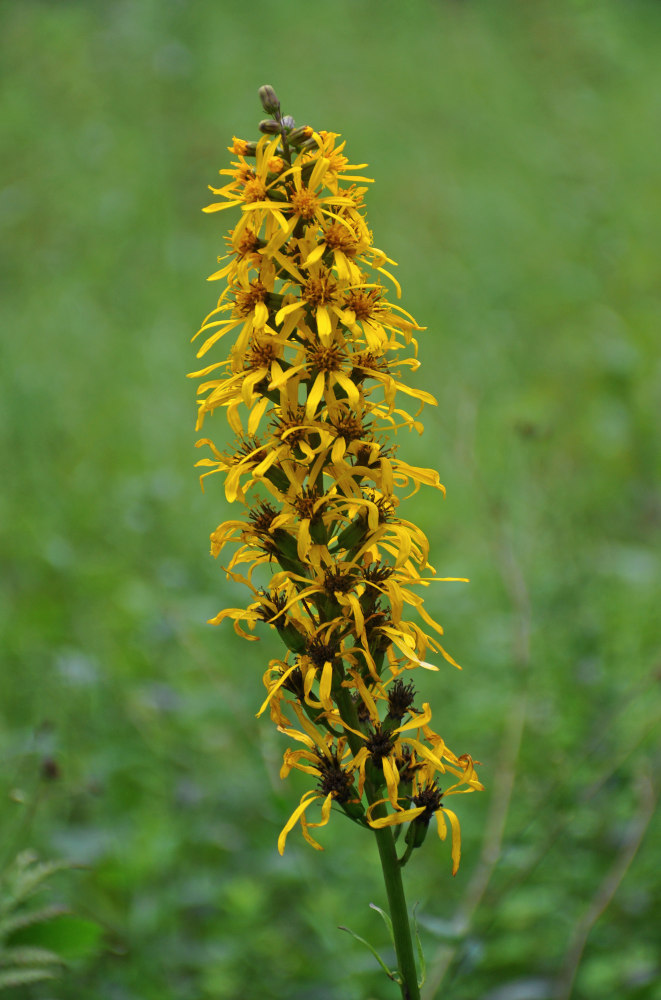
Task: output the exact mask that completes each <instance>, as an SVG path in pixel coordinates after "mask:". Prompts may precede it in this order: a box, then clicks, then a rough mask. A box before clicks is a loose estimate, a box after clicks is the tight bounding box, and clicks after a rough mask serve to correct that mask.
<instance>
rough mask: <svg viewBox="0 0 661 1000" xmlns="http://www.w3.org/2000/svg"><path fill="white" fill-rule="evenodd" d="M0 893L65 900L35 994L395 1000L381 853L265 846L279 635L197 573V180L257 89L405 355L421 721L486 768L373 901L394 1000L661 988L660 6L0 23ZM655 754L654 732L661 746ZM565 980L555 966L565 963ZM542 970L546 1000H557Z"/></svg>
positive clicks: (338, 839)
mask: <svg viewBox="0 0 661 1000" xmlns="http://www.w3.org/2000/svg"><path fill="white" fill-rule="evenodd" d="M0 17H1V23H2V32H1V36H2V42H1V43H0V45H1V47H2V51H1V58H2V67H3V82H2V88H1V92H0V123H1V128H2V132H3V150H4V153H3V163H2V167H1V168H0V170H1V171H2V192H1V193H0V219H1V221H2V228H3V233H5V234H6V236H5V240H4V242H5V251H4V261H3V286H4V288H3V295H2V305H1V307H0V308H1V310H2V316H1V319H2V330H3V333H2V363H1V366H0V367H1V371H0V378H1V380H2V386H1V387H0V388H1V395H0V413H1V417H2V420H1V430H0V434H1V438H0V449H1V452H0V453H1V462H2V469H3V486H2V489H1V493H0V532H1V535H2V539H1V545H2V565H3V573H2V579H1V581H0V587H1V588H2V594H1V606H0V629H1V635H2V673H1V678H0V685H1V686H0V695H1V704H2V715H3V723H2V729H1V732H0V749H1V752H2V759H3V762H4V763H3V767H2V771H1V776H0V792H1V794H2V802H3V806H2V812H1V816H0V844H1V848H2V856H3V860H4V861H6V860H8V859H10V858H11V857H13V855H14V854H15V853H16V852H17V851H18V850H19V849H23V848H25V847H28V846H29V847H33V848H35V849H36V850H38V851H39V852H40V853H41V854H43V855H44V856H48V857H53V856H57V857H68V858H71V859H74V860H76V861H80V862H84V863H85V864H86V865H88V867H87V868H86V869H85V870H83V871H80V872H76V873H72V874H70V875H68V876H62V875H61V876H58V878H59V882H58V884H57V885H56V887H55V897H54V898H68V900H69V902H70V904H71V906H72V907H73V909H74V912H75V914H76V917H75V919H74V918H71V919H70V920H69V922H68V923H67V921H66V920H62V921H60V922H59V927H58V926H57V925H56V924H52V925H51V927H50V929H49V930H48V933H47V934H45V937H44V938H43V939H42V940H43V941H45V943H48V942H51V943H52V942H53V941H55V942H56V943H57V944H58V946H60V947H61V948H62V950H63V952H64V953H65V954H66V955H67V956H68V957H69V960H70V969H69V971H68V972H67V974H66V975H65V977H64V978H63V979H62V981H61V982H58V983H57V984H56V985H55V986H49V985H48V984H47V985H45V986H35V987H25V988H23V990H22V991H17V992H16V996H17V998H18V997H20V998H28V1000H52V998H55V997H57V998H59V1000H74V998H76V1000H78V998H81V997H85V998H87V997H90V998H96V997H103V998H104V1000H224V998H231V1000H233V998H238V997H241V998H243V1000H257V998H260V1000H261V998H274V1000H275V998H291V1000H339V998H343V1000H344V998H346V1000H362V998H364V997H375V998H376V997H379V998H380V997H383V998H386V997H390V996H393V997H394V996H395V995H396V992H397V991H396V988H394V987H393V986H391V985H390V984H388V983H387V982H386V981H385V979H384V978H383V977H382V974H381V973H379V972H378V970H377V969H376V967H375V963H374V960H373V959H372V957H371V956H370V955H369V953H368V952H366V951H363V950H362V949H361V947H360V945H358V944H357V943H356V942H354V941H353V940H352V939H351V938H349V937H348V936H347V935H343V934H342V933H341V932H340V931H338V930H337V925H338V924H349V925H350V926H351V927H352V928H353V929H354V930H356V931H357V932H358V933H361V934H363V935H364V936H367V937H369V939H370V940H372V941H373V942H374V943H376V944H377V945H378V946H379V947H380V948H381V949H382V951H383V952H384V953H385V954H386V955H387V954H388V942H387V938H386V933H385V929H384V927H383V925H382V924H381V923H380V921H379V918H378V916H377V915H376V914H375V913H374V912H373V911H370V910H369V909H368V906H367V904H368V902H369V901H370V900H373V901H375V902H376V903H378V904H383V903H384V900H383V892H382V889H381V884H380V876H379V871H378V862H377V860H376V857H375V854H376V852H375V847H374V844H373V843H371V842H370V840H369V837H368V836H367V835H362V834H361V832H360V831H358V830H357V829H356V828H354V827H350V826H349V825H348V824H345V823H344V822H343V821H342V820H341V819H339V818H338V819H336V820H335V821H334V822H333V824H332V826H331V828H330V829H329V830H328V832H327V835H326V836H325V838H324V843H325V845H326V847H327V850H326V852H325V853H324V854H322V855H319V854H317V853H315V852H312V851H310V850H309V849H308V848H307V847H306V845H305V844H304V843H303V842H302V840H301V838H300V837H296V836H292V837H291V838H290V842H289V844H288V847H287V852H286V855H285V857H284V858H283V859H281V858H280V857H279V856H278V854H277V851H276V847H275V844H276V838H277V834H278V832H279V830H280V828H281V826H282V824H283V821H284V819H285V818H286V817H287V816H288V815H289V813H290V811H291V809H292V805H293V803H294V801H295V800H296V799H297V796H298V795H299V794H300V793H301V791H302V789H303V787H304V784H302V783H301V784H300V785H299V784H297V781H296V780H295V779H294V780H291V781H289V782H287V783H286V784H284V783H283V784H281V783H280V781H279V779H278V774H277V772H278V766H279V759H280V754H281V745H280V742H279V737H278V734H277V733H274V732H272V731H271V728H270V725H269V723H268V721H267V720H264V719H263V720H256V719H255V718H254V712H255V710H256V708H257V706H258V704H259V703H260V701H261V697H262V690H263V689H262V685H261V673H262V670H263V667H264V662H265V659H266V658H267V657H269V656H272V655H275V653H276V650H275V647H274V646H273V642H275V640H271V639H270V638H269V639H267V640H266V642H263V643H261V644H258V645H257V644H256V645H248V644H246V643H241V642H239V640H238V639H236V638H235V637H234V635H233V633H232V631H231V627H230V626H229V624H228V626H227V628H222V629H218V630H214V629H211V628H209V627H208V626H206V625H205V624H204V623H205V620H206V619H207V618H208V617H209V616H211V615H213V614H215V612H216V611H217V610H218V609H219V608H220V607H222V606H225V605H233V604H236V603H238V601H239V600H241V595H240V594H239V593H237V591H236V588H235V587H234V585H230V584H229V583H228V582H227V581H226V580H225V579H224V577H223V574H222V572H221V571H220V567H219V566H218V565H216V564H214V562H213V560H211V559H210V558H208V556H207V551H208V534H209V532H210V530H212V529H213V528H214V527H215V525H216V524H217V523H218V522H219V521H221V520H224V519H225V518H226V517H227V516H228V512H227V508H226V505H225V502H224V497H223V495H222V491H221V489H220V487H219V486H218V485H217V484H215V483H212V484H211V485H210V486H209V488H208V490H207V493H206V494H204V495H201V494H200V492H199V487H198V484H197V478H196V474H195V473H194V471H193V470H192V465H193V462H194V460H195V457H196V456H195V453H194V450H193V442H194V433H193V424H194V406H193V391H192V386H191V385H190V384H187V383H186V382H185V381H184V378H183V375H184V373H185V372H186V371H188V370H190V369H191V367H193V366H194V362H193V350H192V348H191V346H190V344H189V343H188V341H189V338H190V336H191V335H192V334H193V333H194V332H195V330H196V329H197V323H198V320H199V319H200V318H201V317H202V316H203V315H204V314H205V313H206V312H207V311H208V309H209V308H210V304H213V289H210V287H209V286H208V285H206V284H205V282H204V279H205V277H206V274H208V273H210V272H211V270H213V269H214V265H215V259H216V255H217V254H218V253H220V252H222V236H223V228H222V227H223V226H224V225H225V220H224V218H223V219H219V217H204V216H202V215H201V214H200V208H201V207H202V205H203V204H206V199H207V193H206V185H207V184H208V183H211V184H213V183H215V181H214V178H215V177H217V173H216V171H217V170H218V169H219V168H220V167H222V166H224V165H226V161H227V159H228V154H227V153H226V148H225V147H226V146H227V144H228V142H229V141H230V139H231V136H232V135H233V134H236V135H239V136H244V137H246V138H250V137H252V136H253V135H254V132H255V125H256V122H257V120H258V119H259V117H261V111H260V108H259V106H258V103H257V99H256V91H257V88H258V86H259V85H261V84H262V83H265V82H269V83H272V84H273V85H274V86H275V87H276V89H277V90H278V93H279V95H280V97H281V100H282V103H283V107H284V110H285V112H287V113H292V114H294V116H295V117H296V119H297V121H298V122H299V123H306V122H309V123H310V124H313V125H315V126H316V127H318V128H327V129H330V130H334V131H338V132H342V133H343V135H344V136H345V137H346V138H347V140H348V150H349V153H350V155H351V157H352V159H353V160H354V161H356V162H362V161H369V163H370V172H371V176H374V177H375V178H376V180H377V183H376V184H375V185H374V188H373V190H371V191H370V195H369V201H368V208H369V219H370V223H371V226H372V228H373V230H374V233H375V241H376V243H377V245H378V246H382V247H384V248H385V249H386V250H387V251H388V252H389V253H390V254H391V255H392V256H394V257H395V259H397V260H398V261H399V262H400V267H399V271H398V277H399V278H400V280H401V282H402V285H403V288H404V298H403V304H404V306H405V308H407V309H409V310H410V311H411V312H412V313H413V314H414V315H415V316H416V317H417V318H418V319H419V321H420V322H422V323H424V324H425V325H426V326H427V332H426V333H425V334H424V335H423V336H422V337H421V345H420V357H421V360H422V362H423V367H422V369H421V371H420V375H419V376H418V384H419V385H420V386H421V387H422V388H425V389H428V390H431V391H433V392H434V393H435V394H436V396H437V397H438V399H439V406H438V409H437V410H435V411H430V412H429V413H428V416H427V420H426V433H425V435H424V436H423V437H422V438H421V439H415V440H414V439H413V438H411V439H406V440H403V441H402V448H403V449H405V450H406V455H407V458H408V459H409V460H410V461H412V462H418V463H420V464H433V465H434V466H436V467H437V468H438V469H439V471H440V473H441V478H442V480H443V481H444V482H445V484H446V486H447V487H448V497H447V500H446V501H445V502H443V503H441V502H439V500H438V499H437V497H436V496H431V495H428V494H424V495H423V494H419V495H418V497H416V498H415V499H414V500H412V501H410V502H409V503H408V508H407V511H406V512H405V516H408V517H409V518H411V519H413V520H416V521H417V522H418V523H419V524H420V525H421V526H422V527H423V529H424V530H425V531H426V532H427V534H428V535H429V537H430V540H431V543H432V561H433V562H434V563H435V565H436V567H437V569H438V571H439V573H441V574H442V575H467V576H470V577H471V584H470V586H468V587H464V586H456V587H452V586H447V587H443V588H440V587H439V588H438V589H433V588H432V592H430V594H429V607H430V611H431V612H432V613H434V616H435V617H439V618H440V619H441V620H442V621H443V623H444V624H445V626H446V637H447V646H448V648H449V649H450V651H451V652H452V653H453V655H455V656H456V657H457V659H458V660H459V661H460V662H461V663H462V664H463V665H464V670H463V672H462V673H458V672H454V671H452V670H451V669H450V668H447V669H444V670H442V671H441V673H440V674H439V675H437V676H436V677H433V678H429V679H428V680H427V681H426V682H425V683H426V688H425V694H426V695H427V696H428V697H429V698H430V699H431V701H432V706H433V709H434V717H435V720H436V721H437V723H438V728H439V729H440V731H441V732H442V733H443V735H444V736H445V737H446V738H447V740H448V743H449V745H450V746H452V747H453V748H454V749H456V750H457V752H462V751H464V750H468V751H470V752H472V753H473V754H474V755H475V756H477V757H478V758H479V759H481V760H482V761H483V776H484V780H485V783H486V785H487V792H486V793H485V794H484V795H480V796H471V797H469V798H466V799H463V800H462V801H461V802H460V803H459V806H458V808H459V810H460V814H461V819H462V825H463V833H464V860H463V862H462V867H461V870H460V873H459V875H458V876H457V877H456V879H454V880H452V878H451V877H450V876H449V856H448V849H447V846H443V845H440V844H439V843H438V841H436V840H435V839H432V838H430V842H429V844H426V845H425V848H424V850H423V851H420V852H418V853H419V856H417V857H415V859H414V861H412V863H411V865H410V866H409V867H408V868H407V879H408V892H409V898H410V900H411V902H414V901H416V900H417V901H419V907H418V914H419V920H420V925H421V933H422V937H423V943H424V946H425V951H426V953H427V956H428V960H429V963H430V976H429V982H428V986H427V992H426V994H425V996H426V1000H431V998H432V997H433V996H443V997H445V998H448V1000H469V998H470V1000H473V998H475V997H480V998H481V1000H543V998H546V997H549V998H550V997H568V996H570V995H571V996H572V997H575V998H576V1000H582V998H585V1000H592V998H595V1000H596V998H603V997H605V996H609V997H618V998H619V997H627V998H628V997H632V998H637V1000H656V998H659V997H661V986H660V984H659V980H660V978H661V961H660V959H659V952H658V926H659V925H660V924H661V909H660V905H661V904H660V902H659V898H660V897H659V877H658V843H659V835H660V833H661V828H660V823H659V818H658V815H652V812H653V805H654V801H655V798H656V790H657V788H658V769H659V747H658V723H659V718H660V714H661V713H660V707H661V703H660V698H659V677H660V670H661V654H660V650H659V632H660V629H659V622H658V617H659V612H658V609H659V605H660V600H661V566H660V562H661V560H660V557H659V551H660V549H659V535H660V533H661V532H660V526H661V484H660V476H659V473H660V470H661V454H660V452H661V447H660V441H659V424H658V419H659V417H658V415H659V403H660V401H661V398H660V397H661V363H660V359H659V331H660V328H661V327H660V321H661V293H660V291H659V228H660V223H661V188H660V187H659V183H658V163H659V140H658V135H659V120H660V118H661V7H660V6H659V5H658V4H657V3H654V2H652V0H630V2H627V3H625V2H623V0H620V2H616V0H605V2H596V0H595V2H591V0H585V2H574V3H571V2H569V0H561V2H551V0H537V2H535V3H530V2H523V0H502V2H496V0H492V2H486V0H484V2H478V0H452V2H450V0H446V2H441V0H436V2H431V0H414V2H411V3H407V4H396V3H394V2H390V0H382V2H379V3H377V2H371V0H354V2H351V3H350V2H348V0H336V3H335V4H333V5H332V6H327V5H323V6H322V5H315V4H310V3H308V2H303V0H291V2H283V3H281V4H275V3H271V2H266V0H254V2H253V3H251V4H245V3H239V2H236V0H223V2H216V3H212V2H210V0H200V2H195V3H193V2H189V3H186V2H184V0H159V2H157V0H131V2H129V0H124V2H122V0H119V2H115V3H112V4H102V3H97V2H94V0H88V2H82V0H79V2H73V0H59V2H56V3H53V2H45V0H43V2H37V0H22V2H21V3H17V2H6V0H5V2H4V3H2V4H0ZM655 727H656V728H655ZM579 959H582V960H581V961H580V962H579ZM574 972H576V977H575V980H574V983H573V989H572V985H571V983H572V979H573V975H574Z"/></svg>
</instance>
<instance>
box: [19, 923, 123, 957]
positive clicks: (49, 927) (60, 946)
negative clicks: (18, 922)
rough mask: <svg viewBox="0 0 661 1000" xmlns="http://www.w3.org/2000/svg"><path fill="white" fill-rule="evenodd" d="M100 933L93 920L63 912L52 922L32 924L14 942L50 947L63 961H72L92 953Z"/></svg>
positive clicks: (100, 930)
mask: <svg viewBox="0 0 661 1000" xmlns="http://www.w3.org/2000/svg"><path fill="white" fill-rule="evenodd" d="M102 935H103V929H102V928H101V927H100V926H99V924H97V923H94V921H92V920H86V919H85V918H83V917H77V916H75V915H73V914H64V915H63V916H61V917H60V919H59V920H54V921H53V922H52V923H48V924H41V923H40V924H38V925H34V926H33V927H31V928H30V930H29V931H27V932H26V933H25V934H20V935H19V939H20V940H19V941H18V942H16V943H17V944H18V943H20V944H21V945H23V944H24V945H28V946H35V947H39V948H46V949H49V950H50V949H52V950H53V951H55V952H57V953H58V955H61V956H62V959H63V960H64V961H74V960H76V959H80V958H86V957H87V956H88V955H91V954H93V953H94V952H95V951H96V950H97V948H98V946H99V942H100V940H101V937H102Z"/></svg>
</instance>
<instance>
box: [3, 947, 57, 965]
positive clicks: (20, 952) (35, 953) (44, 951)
mask: <svg viewBox="0 0 661 1000" xmlns="http://www.w3.org/2000/svg"><path fill="white" fill-rule="evenodd" d="M63 961H64V960H63V959H62V958H60V956H59V955H56V954H55V952H54V951H50V949H48V948H34V947H32V946H31V945H18V946H17V947H15V948H2V949H0V965H61V964H62V963H63Z"/></svg>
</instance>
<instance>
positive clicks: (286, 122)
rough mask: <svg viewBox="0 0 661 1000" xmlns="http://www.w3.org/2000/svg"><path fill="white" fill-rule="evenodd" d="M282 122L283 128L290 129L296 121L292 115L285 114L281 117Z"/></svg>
mask: <svg viewBox="0 0 661 1000" xmlns="http://www.w3.org/2000/svg"><path fill="white" fill-rule="evenodd" d="M282 124H283V125H284V126H285V128H287V129H290V128H293V127H294V126H295V124H296V122H295V120H294V118H293V117H292V115H285V116H284V118H283V119H282Z"/></svg>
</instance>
